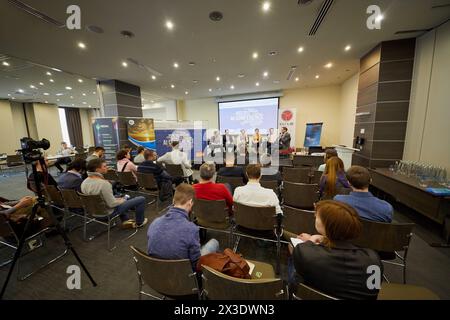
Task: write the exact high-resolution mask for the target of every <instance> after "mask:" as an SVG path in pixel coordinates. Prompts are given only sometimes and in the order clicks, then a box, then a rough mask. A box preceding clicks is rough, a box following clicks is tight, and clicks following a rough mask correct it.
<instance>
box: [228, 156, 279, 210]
mask: <svg viewBox="0 0 450 320" xmlns="http://www.w3.org/2000/svg"><path fill="white" fill-rule="evenodd" d="M246 173H247V177H248V183H247V185H245V186H243V187H237V188H236V190H234V196H233V201H234V202H239V203H241V204H244V205H247V206H252V207H275V208H276V212H277V213H283V211H282V210H281V207H280V201H279V200H278V197H277V195H276V194H275V192H274V191H273V190H272V189H267V188H263V187H261V184H260V183H259V181H260V179H261V166H260V165H259V164H249V165H248V166H247V169H246Z"/></svg>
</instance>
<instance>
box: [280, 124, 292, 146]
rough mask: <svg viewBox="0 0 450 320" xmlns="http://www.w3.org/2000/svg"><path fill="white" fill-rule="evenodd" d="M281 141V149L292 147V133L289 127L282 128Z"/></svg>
mask: <svg viewBox="0 0 450 320" xmlns="http://www.w3.org/2000/svg"><path fill="white" fill-rule="evenodd" d="M279 143H280V150H285V149H289V148H290V147H291V134H290V133H289V132H288V128H287V127H283V128H281V134H280V139H279Z"/></svg>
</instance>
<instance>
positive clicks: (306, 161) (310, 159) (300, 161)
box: [292, 155, 324, 168]
mask: <svg viewBox="0 0 450 320" xmlns="http://www.w3.org/2000/svg"><path fill="white" fill-rule="evenodd" d="M323 163H324V159H323V157H322V156H307V155H302V156H297V155H294V158H293V159H292V164H293V165H294V166H295V167H302V166H307V167H313V168H318V167H319V166H320V165H321V164H323Z"/></svg>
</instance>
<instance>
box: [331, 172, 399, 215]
mask: <svg viewBox="0 0 450 320" xmlns="http://www.w3.org/2000/svg"><path fill="white" fill-rule="evenodd" d="M347 180H348V182H349V183H350V186H351V188H352V190H353V192H351V193H350V194H349V195H337V196H335V197H334V200H337V201H340V202H344V203H347V204H349V205H351V206H352V207H353V208H355V209H356V211H357V212H358V214H359V216H360V217H361V218H363V219H366V220H371V221H378V222H392V215H393V213H394V209H393V208H392V206H391V205H390V204H389V203H388V202H386V201H384V200H381V199H378V198H377V197H375V196H373V194H372V193H370V192H369V185H370V181H371V178H370V174H369V170H367V169H366V168H364V167H361V166H352V167H350V169H348V171H347Z"/></svg>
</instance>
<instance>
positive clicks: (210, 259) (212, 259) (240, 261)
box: [197, 249, 251, 279]
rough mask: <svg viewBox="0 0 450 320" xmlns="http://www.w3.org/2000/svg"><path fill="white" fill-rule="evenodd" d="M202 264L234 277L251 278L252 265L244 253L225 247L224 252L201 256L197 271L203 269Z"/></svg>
mask: <svg viewBox="0 0 450 320" xmlns="http://www.w3.org/2000/svg"><path fill="white" fill-rule="evenodd" d="M202 265H205V266H208V267H210V268H212V269H214V270H216V271H219V272H222V273H223V274H226V275H229V276H230V277H234V278H241V279H251V276H250V273H249V272H250V266H249V265H248V263H247V261H245V259H244V258H242V255H240V254H237V253H234V252H233V250H231V249H225V250H224V251H223V253H210V254H207V255H204V256H201V257H200V259H199V261H198V263H197V271H199V272H200V271H201V269H202Z"/></svg>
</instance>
